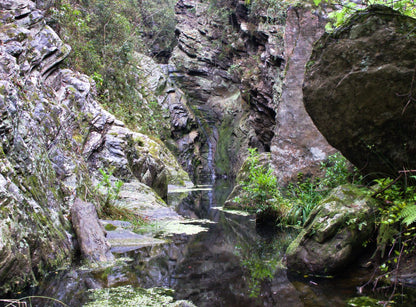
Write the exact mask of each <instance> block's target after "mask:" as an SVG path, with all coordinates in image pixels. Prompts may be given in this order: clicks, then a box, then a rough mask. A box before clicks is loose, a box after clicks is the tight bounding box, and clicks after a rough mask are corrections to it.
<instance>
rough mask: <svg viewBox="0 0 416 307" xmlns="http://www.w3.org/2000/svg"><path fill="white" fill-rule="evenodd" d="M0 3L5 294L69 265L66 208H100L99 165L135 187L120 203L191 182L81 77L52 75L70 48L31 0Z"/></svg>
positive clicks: (0, 217) (0, 267) (0, 226)
mask: <svg viewBox="0 0 416 307" xmlns="http://www.w3.org/2000/svg"><path fill="white" fill-rule="evenodd" d="M0 7H1V14H0V20H1V25H0V41H1V44H0V76H1V77H0V116H1V122H0V139H1V147H0V204H1V210H0V279H1V282H0V292H7V291H10V290H18V289H21V288H23V287H24V286H26V285H27V284H29V283H35V282H36V279H37V278H38V277H39V276H41V275H43V274H44V273H45V272H46V271H48V270H52V269H54V268H56V267H57V266H61V265H64V264H66V263H69V262H70V261H71V259H72V255H73V252H74V246H75V244H74V239H75V237H74V233H73V229H72V225H71V222H70V221H71V219H70V216H69V212H70V208H71V207H72V205H73V203H74V200H75V198H76V197H80V198H81V199H84V200H90V201H91V202H93V203H94V204H95V205H96V206H97V207H100V206H101V204H100V203H99V200H100V197H99V193H97V192H96V189H95V186H96V185H97V183H98V181H100V180H102V175H101V173H100V172H99V171H98V170H99V169H102V170H103V171H104V172H106V173H107V174H110V173H112V174H113V176H112V177H111V178H110V180H113V181H114V180H116V179H121V180H123V181H125V182H129V184H127V183H126V184H125V186H123V188H122V190H121V192H120V194H123V193H124V194H123V195H130V194H131V193H130V192H131V191H130V190H129V188H130V187H131V186H132V185H133V186H134V187H135V190H134V196H135V197H133V198H128V197H127V196H126V197H124V198H123V200H124V203H125V205H126V206H127V205H129V204H130V205H131V202H129V200H132V201H134V200H135V199H137V198H140V193H143V195H146V197H147V198H145V199H154V202H155V203H157V206H160V207H166V204H164V203H163V201H162V200H161V198H160V197H166V189H167V184H168V183H182V182H184V181H186V180H189V179H188V176H187V174H186V173H185V172H184V171H183V170H182V169H181V168H180V166H179V165H178V164H177V162H176V160H175V159H174V157H173V155H172V154H171V153H170V152H169V151H168V150H167V149H166V148H165V147H164V146H163V144H162V143H161V142H160V141H157V140H156V139H151V138H149V137H147V136H145V135H143V134H139V133H136V132H133V131H131V130H129V129H127V128H126V127H125V125H124V124H123V123H122V122H121V121H118V120H117V119H116V118H115V117H114V116H113V115H111V114H109V113H108V112H106V111H105V110H103V109H102V108H101V107H100V106H99V105H98V103H97V102H96V101H95V100H94V86H93V83H91V80H90V79H89V78H88V77H87V76H85V75H81V74H79V73H76V72H74V71H71V70H68V69H59V66H58V64H59V63H60V62H61V61H62V60H63V59H64V58H65V57H66V56H67V55H68V53H69V52H70V47H69V46H67V45H65V44H64V43H63V42H62V41H61V40H60V39H59V37H58V36H57V35H56V33H55V32H54V31H53V30H52V29H51V28H50V27H49V26H48V25H46V24H45V20H44V18H43V14H42V12H41V11H40V10H38V9H37V8H36V6H35V4H34V3H33V2H31V1H28V0H13V1H7V0H3V1H1V2H0ZM143 184H147V185H149V186H151V187H154V188H155V190H156V191H157V192H158V193H159V195H160V196H158V195H156V194H155V192H154V191H153V190H152V189H150V188H149V187H146V188H141V185H143ZM104 193H106V191H104ZM129 193H130V194H129ZM149 194H152V195H153V198H152V197H149V196H148V195H149ZM147 205H149V204H147Z"/></svg>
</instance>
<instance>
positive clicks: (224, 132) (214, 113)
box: [170, 1, 283, 182]
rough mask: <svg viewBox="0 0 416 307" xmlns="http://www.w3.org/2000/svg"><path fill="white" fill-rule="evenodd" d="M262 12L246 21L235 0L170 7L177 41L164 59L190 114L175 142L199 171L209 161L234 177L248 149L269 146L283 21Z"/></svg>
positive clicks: (245, 12) (218, 171) (206, 169)
mask: <svg viewBox="0 0 416 307" xmlns="http://www.w3.org/2000/svg"><path fill="white" fill-rule="evenodd" d="M216 10H217V11H218V12H221V13H218V12H216ZM263 13H264V15H265V16H264V19H263V18H260V19H259V20H261V21H260V22H259V20H257V22H252V21H250V22H249V16H248V9H247V7H246V6H245V5H244V4H243V3H242V2H241V1H225V2H222V3H220V4H219V5H218V6H216V5H213V4H212V3H206V2H203V1H179V2H178V3H177V5H176V15H177V18H178V25H177V29H176V32H177V36H178V46H177V47H176V48H175V49H174V51H173V53H172V57H171V59H170V63H172V64H173V65H174V66H175V67H176V69H177V72H176V73H175V74H174V75H173V76H172V77H173V78H174V79H175V82H176V84H177V86H178V87H180V88H181V89H182V90H183V91H184V92H185V93H186V94H187V97H188V99H187V102H186V105H187V106H188V107H187V110H191V114H194V115H193V118H194V123H193V124H192V125H191V126H188V127H186V129H185V130H182V131H181V138H180V142H181V143H182V144H183V145H182V146H183V147H186V148H187V152H188V161H189V157H191V158H192V161H193V165H198V164H200V166H199V169H197V170H196V172H197V173H210V172H211V170H210V169H209V164H210V159H211V160H213V161H214V163H213V165H214V166H215V172H216V174H217V176H231V177H235V176H236V174H237V171H238V169H239V167H240V166H241V165H242V163H243V161H244V158H245V156H246V154H247V148H248V147H249V146H250V147H257V148H259V149H260V150H261V151H269V150H270V141H271V139H272V137H273V134H274V132H273V127H274V124H275V110H274V108H275V106H276V101H275V100H274V96H276V95H278V94H277V92H278V87H279V86H278V83H279V82H280V81H279V80H278V78H279V77H278V76H279V74H280V70H281V64H282V61H283V59H282V57H281V56H282V53H283V51H282V49H281V47H282V46H281V45H282V43H281V40H280V35H281V33H283V25H282V24H280V23H277V24H271V23H267V22H263V21H264V20H267V18H270V19H273V18H274V17H275V16H269V15H267V13H266V12H263ZM270 14H273V13H270ZM276 20H278V18H276ZM182 109H185V108H182ZM198 121H199V122H198ZM178 127H179V125H178ZM182 127H184V125H182ZM196 127H199V130H198V132H197V134H196V132H195V128H196ZM185 144H186V145H185ZM205 182H209V180H205Z"/></svg>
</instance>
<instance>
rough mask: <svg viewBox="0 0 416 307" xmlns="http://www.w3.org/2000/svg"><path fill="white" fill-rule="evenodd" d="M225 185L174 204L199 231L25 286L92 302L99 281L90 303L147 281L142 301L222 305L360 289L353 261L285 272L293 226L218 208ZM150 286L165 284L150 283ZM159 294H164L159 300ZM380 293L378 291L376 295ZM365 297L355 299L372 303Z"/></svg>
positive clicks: (331, 301) (297, 302) (280, 302)
mask: <svg viewBox="0 0 416 307" xmlns="http://www.w3.org/2000/svg"><path fill="white" fill-rule="evenodd" d="M229 192H230V189H229V185H227V184H221V183H220V182H217V185H216V186H215V187H214V189H207V188H204V189H195V190H194V191H192V192H190V193H189V195H188V196H187V197H185V198H184V199H182V200H181V201H180V202H179V203H178V204H177V211H178V212H179V213H180V214H181V215H183V216H185V217H189V218H192V219H193V220H194V222H192V223H193V224H194V225H197V226H199V227H202V229H203V230H204V231H202V232H198V233H194V234H191V235H190V234H171V235H168V237H167V241H165V242H163V243H159V244H154V245H149V246H146V247H142V248H136V249H131V250H128V249H127V250H115V251H117V253H116V255H117V257H118V258H119V261H118V262H117V264H116V265H112V266H108V267H104V268H96V269H91V268H83V267H78V268H75V269H74V268H73V269H70V270H69V269H63V270H62V271H57V272H54V273H52V274H51V275H50V276H48V277H47V278H46V279H45V281H43V282H42V283H41V284H40V285H39V286H38V287H35V288H33V289H32V290H31V291H29V292H30V293H27V294H31V295H38V296H48V297H52V298H55V299H58V300H60V301H62V302H64V303H65V304H67V305H69V306H83V305H87V304H92V305H93V306H96V305H94V303H93V302H92V301H91V300H92V298H93V297H94V295H93V294H92V292H91V290H89V289H94V288H104V289H105V290H103V291H101V292H99V294H100V295H101V297H99V296H97V295H96V296H95V297H94V299H95V300H96V302H98V301H101V302H102V305H100V304H101V303H100V304H97V305H100V306H117V305H122V304H124V303H122V302H123V300H122V299H119V300H115V301H114V302H115V303H114V302H113V304H110V303H109V302H111V299H112V298H111V296H112V295H113V294H114V293H113V291H115V292H117V291H119V293H118V294H116V295H119V296H121V297H123V296H124V299H126V297H128V296H129V295H136V294H137V293H136V292H134V293H136V294H134V293H133V292H132V291H133V289H135V288H136V287H137V288H145V289H149V288H151V289H152V290H149V291H155V292H151V293H150V296H151V297H155V296H157V295H159V296H160V297H161V298H160V300H154V301H151V303H149V304H153V305H155V306H166V305H167V303H165V302H167V301H172V300H175V301H176V300H187V301H189V302H192V303H193V304H194V305H196V306H230V307H233V306H243V307H248V306H347V301H348V300H349V299H351V298H353V297H359V296H360V294H359V293H358V288H357V287H358V286H360V285H363V284H364V283H365V282H366V281H367V280H368V278H369V277H370V274H371V270H370V269H365V268H360V267H359V266H358V265H357V268H353V269H350V268H349V269H348V270H347V271H346V272H344V274H342V275H341V276H338V277H337V278H330V279H328V278H317V277H309V276H301V277H299V276H292V275H290V274H289V273H288V272H287V270H286V269H285V268H284V251H285V249H286V247H287V246H288V244H289V243H290V242H291V241H292V240H294V238H295V237H296V231H295V230H293V231H288V230H284V231H282V230H280V229H259V228H258V227H256V223H255V220H254V216H252V215H248V214H242V213H239V212H232V211H226V210H223V209H222V208H221V204H222V203H223V202H224V200H225V198H226V197H227V195H228V193H229ZM170 196H171V199H172V201H173V202H174V201H177V198H175V195H174V194H171V195H170ZM207 220H209V221H210V222H207ZM160 227H161V225H158V224H157V223H156V224H154V225H152V227H151V228H152V229H151V230H150V231H153V232H154V233H156V234H157V233H158V230H159V228H160ZM160 236H161V238H162V239H166V236H165V237H163V235H162V234H160ZM155 287H163V288H166V289H170V290H160V289H156V290H154V288H155ZM112 289H113V290H112ZM120 289H123V291H124V292H123V291H121V290H120ZM172 290H173V291H172ZM140 291H141V290H140ZM143 291H144V290H143ZM161 291H162V292H161ZM132 293H133V294H132ZM372 295H373V294H372ZM409 295H410V296H408V297H407V298H406V299H405V301H402V303H403V305H404V306H411V305H412V303H411V302H416V300H415V299H414V296H411V295H412V294H411V293H409ZM373 296H374V295H373ZM166 297H168V298H169V299H168V300H166V301H165V299H166ZM382 299H383V297H382V296H380V297H379V300H382ZM127 301H128V300H127ZM398 301H400V299H398ZM103 302H104V303H103ZM117 302H119V303H117ZM130 302H132V301H130ZM49 303H50V304H49V305H51V306H62V305H61V304H60V303H57V302H53V301H50V302H49ZM143 304H145V303H143ZM366 304H367V305H366ZM366 304H361V305H358V306H372V305H368V303H366ZM409 304H410V305H409ZM32 305H34V306H37V305H39V306H47V305H48V304H47V303H46V301H45V300H44V299H43V300H42V299H41V300H36V299H33V300H32ZM137 305H140V304H137ZM178 306H187V303H181V304H179V305H178Z"/></svg>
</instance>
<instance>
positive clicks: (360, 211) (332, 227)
mask: <svg viewBox="0 0 416 307" xmlns="http://www.w3.org/2000/svg"><path fill="white" fill-rule="evenodd" d="M375 208H376V204H375V200H373V199H371V197H370V196H369V193H368V191H366V190H363V189H360V188H357V187H355V186H353V185H343V186H340V187H338V188H336V189H334V190H333V191H332V192H331V193H330V195H329V196H328V197H327V198H325V199H324V200H323V201H322V202H321V203H319V204H318V205H317V206H316V207H315V209H314V210H313V211H312V212H311V214H310V216H309V218H308V220H307V221H306V223H305V225H304V229H303V230H302V231H301V233H300V234H299V235H298V237H297V238H296V239H295V241H293V242H292V243H291V244H290V246H289V247H288V249H287V251H286V256H287V267H288V268H289V269H290V270H293V271H297V272H300V273H301V274H318V275H330V274H333V273H336V272H337V271H339V270H341V269H343V268H344V267H345V266H346V265H347V264H349V263H350V262H352V261H353V260H354V259H355V257H356V256H357V255H358V253H359V251H360V250H362V246H363V244H364V243H365V242H366V241H367V240H369V239H370V238H371V236H372V235H373V233H374V230H375V215H374V210H375Z"/></svg>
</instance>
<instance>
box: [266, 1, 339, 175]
mask: <svg viewBox="0 0 416 307" xmlns="http://www.w3.org/2000/svg"><path fill="white" fill-rule="evenodd" d="M326 22H327V20H326V19H325V18H324V16H323V14H322V13H313V12H312V10H311V8H310V7H308V6H305V7H292V8H289V10H288V12H287V17H286V28H285V35H284V46H285V49H284V51H285V52H284V55H285V60H286V61H285V62H286V74H285V77H284V81H283V90H282V95H281V97H280V99H279V101H280V102H279V106H278V108H277V111H276V112H277V114H276V127H275V130H274V132H275V136H274V138H273V140H272V147H271V152H272V159H273V163H274V166H275V168H276V173H277V177H278V178H279V180H280V182H287V181H289V180H291V179H296V175H297V174H298V173H304V174H305V175H318V174H319V171H320V162H321V161H323V160H325V159H326V157H327V155H328V154H333V153H335V150H334V149H333V148H332V147H331V146H330V145H329V144H328V143H327V141H326V140H325V138H324V137H323V136H322V135H321V133H320V132H319V131H318V129H317V128H316V127H315V125H314V124H313V122H312V120H311V118H310V117H309V115H308V114H307V113H306V110H305V107H304V106H303V95H302V84H303V80H304V74H305V65H306V63H307V61H308V59H309V56H310V54H311V52H312V45H313V43H314V42H315V41H316V40H317V39H318V38H319V37H320V36H321V35H322V34H323V33H324V26H325V24H326Z"/></svg>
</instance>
